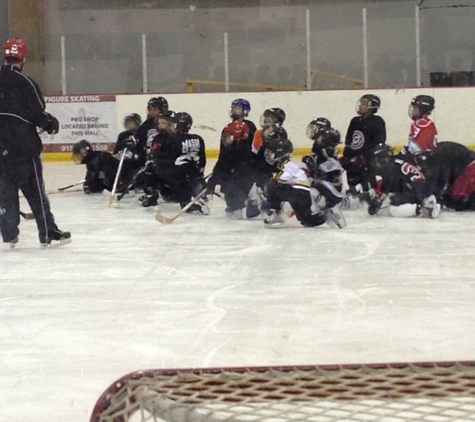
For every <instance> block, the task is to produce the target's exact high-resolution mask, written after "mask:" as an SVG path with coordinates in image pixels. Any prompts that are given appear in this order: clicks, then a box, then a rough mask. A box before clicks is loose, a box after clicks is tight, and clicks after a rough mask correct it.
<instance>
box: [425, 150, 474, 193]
mask: <svg viewBox="0 0 475 422" xmlns="http://www.w3.org/2000/svg"><path fill="white" fill-rule="evenodd" d="M473 160H475V152H473V151H471V150H469V149H468V148H467V147H466V146H464V145H461V144H458V143H456V142H439V144H438V145H437V147H436V148H435V149H434V150H433V151H432V152H431V153H429V154H428V155H427V158H426V159H425V160H423V161H422V164H421V167H422V170H423V172H424V174H425V175H426V177H427V185H426V196H429V195H435V197H436V198H437V199H440V198H441V197H442V195H443V193H444V191H445V190H446V189H447V188H448V187H450V186H451V185H452V184H453V183H454V182H455V180H456V179H457V178H458V177H459V176H460V175H461V174H462V173H463V171H464V170H465V167H467V166H468V165H469V164H470V163H471V162H472V161H473Z"/></svg>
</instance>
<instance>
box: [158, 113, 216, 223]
mask: <svg viewBox="0 0 475 422" xmlns="http://www.w3.org/2000/svg"><path fill="white" fill-rule="evenodd" d="M192 125H193V119H192V117H191V116H190V115H189V114H188V113H185V112H179V113H175V115H173V117H170V129H171V135H170V136H169V137H164V138H163V142H162V143H160V142H159V141H157V142H155V144H154V152H153V166H154V170H155V174H156V176H157V180H158V184H159V186H164V185H166V186H167V187H168V190H167V195H169V197H168V199H169V200H172V201H174V202H179V203H180V206H181V207H182V208H184V207H185V206H186V205H187V204H188V203H189V202H190V201H191V198H192V197H194V196H197V195H198V193H199V192H200V191H201V190H202V189H204V182H203V176H204V169H205V167H206V151H205V143H204V140H203V138H201V136H199V135H196V134H191V133H189V131H190V129H191V126H192ZM157 199H158V194H157V196H156V199H155V202H156V200H157ZM155 204H156V203H155ZM195 211H196V212H199V213H201V214H205V215H207V214H209V208H208V206H207V205H206V204H205V203H204V201H201V200H200V201H198V202H197V203H196V204H194V205H193V206H192V207H191V208H189V209H188V211H187V212H195Z"/></svg>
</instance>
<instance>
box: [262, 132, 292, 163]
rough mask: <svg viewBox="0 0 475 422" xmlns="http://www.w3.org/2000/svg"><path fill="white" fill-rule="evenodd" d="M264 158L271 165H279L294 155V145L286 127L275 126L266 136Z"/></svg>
mask: <svg viewBox="0 0 475 422" xmlns="http://www.w3.org/2000/svg"><path fill="white" fill-rule="evenodd" d="M264 148H265V150H264V159H265V160H266V161H267V163H269V164H270V165H276V164H277V165H278V164H280V163H282V162H283V161H284V160H286V159H289V158H290V156H291V155H292V151H293V149H294V148H293V145H292V142H291V141H290V140H289V138H288V136H287V132H286V131H285V129H283V128H281V127H278V126H277V127H275V128H274V129H273V130H272V131H271V132H270V133H268V134H266V135H265V137H264Z"/></svg>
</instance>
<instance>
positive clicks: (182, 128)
mask: <svg viewBox="0 0 475 422" xmlns="http://www.w3.org/2000/svg"><path fill="white" fill-rule="evenodd" d="M171 123H172V125H174V126H175V131H176V132H180V133H188V131H189V130H190V129H191V126H192V125H193V118H192V117H191V116H190V115H189V114H188V113H186V112H184V111H180V112H178V113H175V115H174V116H173V117H171Z"/></svg>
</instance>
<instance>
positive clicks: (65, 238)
mask: <svg viewBox="0 0 475 422" xmlns="http://www.w3.org/2000/svg"><path fill="white" fill-rule="evenodd" d="M71 242H72V238H71V232H62V231H61V230H55V232H54V235H53V239H52V240H51V241H50V242H45V243H41V245H40V247H41V249H48V248H56V247H60V246H66V245H69V244H70V243H71Z"/></svg>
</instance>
